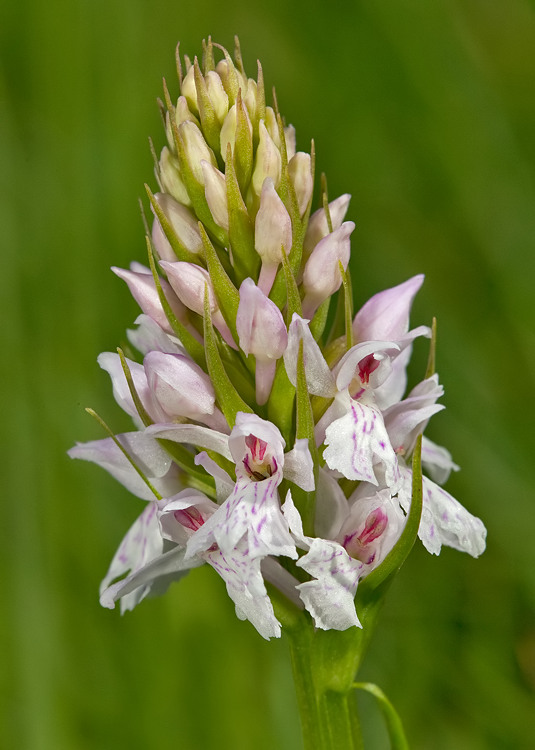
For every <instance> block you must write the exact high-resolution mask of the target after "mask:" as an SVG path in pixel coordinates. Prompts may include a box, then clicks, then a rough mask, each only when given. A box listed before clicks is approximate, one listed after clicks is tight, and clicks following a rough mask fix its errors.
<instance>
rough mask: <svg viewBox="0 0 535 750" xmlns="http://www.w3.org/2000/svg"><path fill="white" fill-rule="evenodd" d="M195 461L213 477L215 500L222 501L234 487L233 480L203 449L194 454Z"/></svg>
mask: <svg viewBox="0 0 535 750" xmlns="http://www.w3.org/2000/svg"><path fill="white" fill-rule="evenodd" d="M195 463H196V464H197V465H198V466H202V467H203V469H205V471H207V472H208V474H210V476H212V477H213V478H214V479H215V490H216V497H217V502H218V503H222V502H224V501H225V500H226V499H227V497H228V496H229V495H230V493H231V492H232V490H233V489H234V484H235V483H234V482H233V481H232V479H231V478H230V477H229V475H228V474H227V472H226V471H224V469H222V468H221V466H219V464H217V463H216V462H215V461H214V459H213V458H210V456H209V455H208V453H206V452H205V451H203V452H202V453H198V454H197V455H196V456H195Z"/></svg>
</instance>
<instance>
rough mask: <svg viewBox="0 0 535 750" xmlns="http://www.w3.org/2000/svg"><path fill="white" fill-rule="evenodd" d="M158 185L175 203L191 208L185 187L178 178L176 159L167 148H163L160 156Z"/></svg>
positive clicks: (178, 171) (178, 168)
mask: <svg viewBox="0 0 535 750" xmlns="http://www.w3.org/2000/svg"><path fill="white" fill-rule="evenodd" d="M159 168H160V174H159V180H158V181H159V183H160V187H161V189H162V191H163V192H164V193H169V194H170V195H171V196H172V197H173V198H174V199H175V200H176V201H178V202H179V203H181V204H183V205H184V206H191V201H190V198H189V195H188V191H187V190H186V186H185V185H184V183H183V182H182V179H181V177H180V167H179V166H178V159H177V158H176V156H174V155H173V154H172V153H171V152H170V151H169V149H168V148H167V146H164V147H163V149H162V153H161V156H160V163H159Z"/></svg>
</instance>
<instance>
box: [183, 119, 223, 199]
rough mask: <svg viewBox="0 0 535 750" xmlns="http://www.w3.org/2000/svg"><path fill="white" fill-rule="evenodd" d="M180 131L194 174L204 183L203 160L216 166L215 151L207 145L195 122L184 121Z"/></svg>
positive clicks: (198, 180)
mask: <svg viewBox="0 0 535 750" xmlns="http://www.w3.org/2000/svg"><path fill="white" fill-rule="evenodd" d="M178 133H179V135H180V137H181V138H182V140H183V142H184V150H185V154H186V159H187V160H188V164H189V167H190V169H191V171H192V173H193V176H194V177H195V179H196V180H197V182H199V183H200V184H201V185H202V184H203V181H204V175H203V171H202V167H201V161H202V160H203V159H204V160H205V161H207V162H209V163H210V164H213V166H214V167H215V166H216V165H217V161H216V158H215V156H214V152H213V151H212V149H211V148H210V147H209V146H208V145H207V143H206V141H205V140H204V137H203V134H202V133H201V131H200V130H199V128H198V127H197V126H196V125H195V124H194V123H193V122H189V121H188V122H183V123H182V124H181V125H180V127H179V128H178Z"/></svg>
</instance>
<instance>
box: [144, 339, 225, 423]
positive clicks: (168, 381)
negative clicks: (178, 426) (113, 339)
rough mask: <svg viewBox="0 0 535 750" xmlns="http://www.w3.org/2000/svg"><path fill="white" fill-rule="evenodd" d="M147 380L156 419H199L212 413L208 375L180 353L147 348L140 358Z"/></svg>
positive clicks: (211, 392) (212, 395)
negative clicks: (144, 355) (146, 352)
mask: <svg viewBox="0 0 535 750" xmlns="http://www.w3.org/2000/svg"><path fill="white" fill-rule="evenodd" d="M143 367H144V369H145V374H146V377H147V382H148V385H149V388H150V391H151V395H152V396H153V398H154V401H155V405H156V406H157V407H159V409H160V410H161V412H162V413H161V414H160V415H158V420H159V421H164V422H166V421H172V420H175V419H177V418H178V419H180V418H184V417H186V418H188V419H196V420H202V418H203V416H205V415H206V414H213V411H214V402H215V395H214V389H213V387H212V383H211V382H210V378H209V377H208V375H206V373H204V372H203V371H202V370H201V368H200V367H199V366H198V365H196V364H195V363H194V362H192V361H191V360H190V359H188V358H187V357H185V356H183V355H181V354H164V353H163V352H149V353H148V354H147V356H146V357H145V359H144V360H143Z"/></svg>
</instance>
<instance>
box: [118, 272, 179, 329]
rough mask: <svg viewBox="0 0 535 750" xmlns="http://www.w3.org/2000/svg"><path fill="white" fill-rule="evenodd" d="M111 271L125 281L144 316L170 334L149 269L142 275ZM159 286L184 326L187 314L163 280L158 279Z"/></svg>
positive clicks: (169, 327) (140, 273)
mask: <svg viewBox="0 0 535 750" xmlns="http://www.w3.org/2000/svg"><path fill="white" fill-rule="evenodd" d="M111 270H112V271H113V273H114V274H116V275H117V276H118V277H119V278H120V279H122V280H123V281H126V283H127V284H128V288H129V289H130V294H131V295H132V297H133V298H134V299H135V301H136V302H137V303H138V305H139V306H140V308H141V309H142V311H143V312H144V313H145V315H148V316H149V317H150V318H152V320H154V321H155V322H156V323H158V325H159V326H160V327H161V328H163V330H164V331H166V332H167V333H172V329H171V326H170V325H169V321H168V320H167V316H166V314H165V312H164V310H163V307H162V304H161V302H160V298H159V296H158V291H157V289H156V285H155V283H154V279H153V276H152V273H151V272H150V271H149V269H147V271H146V273H143V272H140V271H131V270H130V271H129V270H127V269H126V268H117V267H116V266H112V269H111ZM160 284H161V287H162V291H163V293H164V295H165V299H166V300H167V302H168V303H169V306H170V307H171V310H172V311H173V313H174V314H175V315H176V317H177V318H178V319H179V320H180V321H181V322H182V323H183V324H185V323H186V321H187V313H186V310H185V308H184V306H183V304H182V303H181V302H180V300H179V299H178V298H177V296H176V294H175V293H174V291H173V290H172V289H171V287H170V286H169V284H168V283H167V281H165V279H160Z"/></svg>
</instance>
